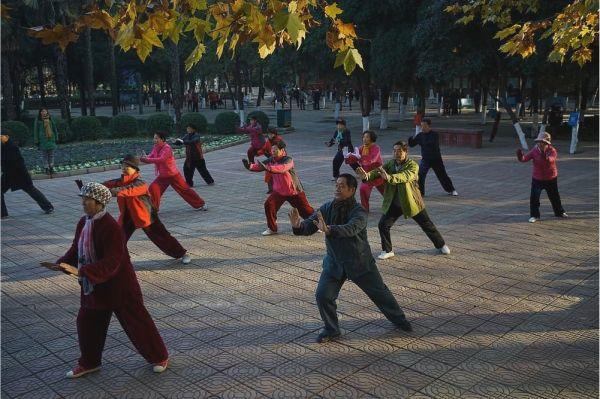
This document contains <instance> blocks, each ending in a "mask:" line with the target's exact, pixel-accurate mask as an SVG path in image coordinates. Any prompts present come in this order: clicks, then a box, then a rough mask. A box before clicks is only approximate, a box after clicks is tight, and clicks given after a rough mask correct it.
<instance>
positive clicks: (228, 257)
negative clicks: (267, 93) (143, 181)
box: [1, 113, 598, 398]
mask: <svg viewBox="0 0 600 399" xmlns="http://www.w3.org/2000/svg"><path fill="white" fill-rule="evenodd" d="M308 115H309V116H310V117H307V118H304V119H303V120H301V121H299V122H298V124H297V127H298V130H297V132H295V133H293V134H290V135H288V136H286V141H287V143H288V148H289V149H290V152H291V155H292V156H294V158H295V161H296V165H297V166H296V167H297V171H298V173H299V176H300V178H301V179H302V181H303V183H304V185H305V188H306V191H307V194H308V198H309V201H311V203H312V204H313V205H315V206H316V205H320V204H321V203H323V202H324V201H326V200H329V199H330V198H331V197H332V190H333V184H332V182H331V181H330V175H331V164H330V163H331V158H332V156H333V150H332V149H330V148H329V149H328V148H326V147H325V146H323V145H321V143H322V142H323V141H324V140H325V139H326V138H327V137H328V136H329V134H330V132H329V131H330V127H331V125H330V124H327V123H324V121H326V120H328V119H331V118H330V117H329V116H328V117H326V116H325V115H319V116H318V117H312V115H318V114H317V113H313V114H308ZM350 119H351V120H350V122H351V125H350V127H351V128H352V129H353V131H354V132H355V133H354V135H353V136H354V139H355V141H356V143H357V144H358V135H357V134H356V131H358V123H359V117H358V116H355V115H352V116H351V118H350ZM395 125H396V126H397V127H400V128H401V131H402V132H398V130H392V131H386V132H384V133H382V134H381V135H380V140H379V141H378V144H380V145H381V147H382V148H383V152H384V154H385V156H386V157H389V156H390V155H391V151H390V147H391V144H392V143H393V142H394V141H395V140H397V139H398V138H405V137H406V136H407V135H408V132H409V128H408V127H407V126H408V125H406V124H402V123H400V124H399V123H395ZM514 143H515V139H514V138H512V137H500V138H498V141H497V142H496V143H494V144H492V145H490V144H488V143H487V142H486V143H484V148H483V149H480V150H477V149H469V148H444V149H443V153H444V156H445V162H446V165H447V168H448V172H449V174H450V176H451V177H452V179H453V180H454V183H455V185H456V187H457V190H458V191H459V193H460V194H461V195H460V197H457V198H453V197H448V196H447V195H446V194H445V193H444V192H443V191H442V190H441V187H440V186H439V184H438V183H437V181H436V179H435V176H433V174H431V176H430V177H429V179H428V196H427V197H426V199H425V200H426V204H427V209H428V211H429V214H430V215H431V217H432V220H433V221H434V222H435V223H436V224H437V226H438V228H439V229H440V231H441V232H442V234H443V235H444V237H445V239H446V241H447V243H448V245H449V246H450V247H451V249H452V251H453V252H452V254H451V255H450V256H442V255H438V254H437V253H436V251H435V250H434V249H433V248H432V246H431V243H430V242H429V241H428V240H427V238H426V236H425V235H424V233H422V232H421V231H420V229H419V227H418V226H417V225H416V224H415V223H414V222H412V221H410V220H409V221H400V222H399V223H398V224H397V225H396V226H395V227H394V228H393V229H392V240H393V242H394V245H395V250H396V253H397V256H396V257H395V258H392V259H390V260H387V261H384V262H381V261H378V266H379V268H380V270H381V273H382V275H383V278H384V280H385V281H386V283H387V285H388V286H389V287H390V289H391V290H392V291H393V292H394V293H395V294H396V296H397V298H398V300H399V302H400V304H401V306H402V307H403V308H404V309H405V311H406V312H407V316H408V317H409V319H410V320H411V321H412V322H413V325H414V327H415V331H414V332H413V333H411V334H406V333H402V332H399V331H397V330H394V329H393V328H392V327H393V326H392V325H391V324H390V323H389V322H388V321H387V320H385V318H384V317H383V316H382V315H381V313H379V312H378V310H377V309H376V308H375V306H374V305H373V304H372V303H371V302H370V301H369V299H368V298H367V297H366V296H365V295H364V294H363V293H362V292H360V291H359V290H358V289H357V287H356V286H354V285H353V284H352V283H347V284H346V285H345V286H344V288H343V289H342V292H341V294H340V298H339V308H338V310H339V313H340V321H341V326H342V328H343V330H344V335H343V338H342V339H341V340H340V341H338V342H335V343H329V344H325V345H319V344H316V343H314V339H315V337H316V332H317V331H318V329H319V328H320V326H321V322H320V319H319V314H318V311H317V309H316V306H315V300H314V290H315V287H316V283H317V279H318V276H319V272H320V268H321V260H322V258H323V254H324V242H323V237H322V236H321V235H318V234H317V235H314V236H312V237H308V238H301V237H294V236H292V235H291V228H290V225H289V222H288V221H287V218H286V217H285V214H286V212H287V210H288V209H289V207H288V206H287V205H285V206H284V207H283V208H282V210H281V211H280V231H281V234H279V235H277V236H272V237H262V236H261V235H260V233H261V232H262V231H263V230H264V229H265V219H264V214H263V208H262V203H263V200H264V198H265V191H266V186H265V185H264V183H263V181H262V175H261V174H250V172H247V171H246V170H245V169H243V167H242V165H241V162H240V161H239V159H240V158H241V157H242V155H243V154H244V153H245V150H246V147H245V145H241V146H236V147H231V148H227V149H224V150H220V151H216V152H213V153H210V154H207V164H208V167H209V170H210V171H211V173H212V174H213V176H214V177H215V180H216V181H217V184H216V185H215V186H213V187H207V186H205V185H204V184H200V181H201V179H200V177H199V176H197V177H196V181H197V182H198V184H197V190H198V192H199V193H200V194H201V195H202V196H203V197H204V198H205V199H206V200H207V203H208V206H209V211H208V212H195V211H193V210H192V209H191V208H189V207H188V206H187V204H185V203H184V202H183V201H182V200H180V199H179V197H178V196H177V195H176V194H175V193H174V192H173V191H172V190H169V191H168V192H167V193H166V194H165V197H164V199H163V202H162V204H163V205H162V206H161V219H162V220H163V222H164V223H165V225H166V226H167V227H168V229H169V230H170V231H171V232H172V233H173V234H175V235H176V237H177V238H178V239H180V240H181V242H182V243H183V245H184V246H185V247H186V248H188V249H189V251H190V253H191V254H192V255H193V257H194V260H193V261H192V263H191V264H189V265H185V266H184V265H182V264H180V263H178V262H177V261H174V260H172V259H170V258H168V257H166V256H165V255H164V254H162V253H161V252H160V251H159V250H158V249H157V248H156V247H154V245H153V244H152V243H151V242H150V241H149V240H147V238H146V237H145V235H144V234H143V233H141V232H136V233H135V234H134V236H133V238H132V240H131V241H130V243H129V250H130V253H131V256H132V260H133V263H134V267H135V268H136V271H137V274H138V278H139V280H140V284H141V286H142V290H143V292H144V296H145V301H146V305H147V307H148V309H149V311H150V313H151V314H152V316H153V317H154V318H155V320H156V323H157V326H158V328H159V330H160V332H161V333H162V335H163V338H164V339H165V341H166V344H167V346H168V348H169V351H170V353H171V361H172V365H171V367H170V369H169V370H168V371H167V372H165V373H163V374H161V375H155V374H153V373H152V371H151V368H150V367H149V366H148V365H147V364H146V363H145V361H144V360H143V359H142V358H141V356H139V355H138V354H137V353H136V352H135V350H134V349H133V347H132V345H131V344H130V342H129V341H128V339H127V337H126V336H125V334H124V332H123V331H122V329H121V327H120V325H119V324H118V322H116V321H115V320H113V322H112V324H111V327H110V329H109V336H108V339H107V342H106V348H105V352H104V362H103V368H102V370H101V371H100V372H98V373H95V374H92V375H89V376H87V377H85V378H82V379H80V380H66V379H65V378H64V374H65V372H66V371H67V370H69V369H70V368H71V367H72V366H74V365H75V362H76V359H77V357H78V346H77V339H76V329H75V316H76V312H77V309H78V301H79V298H78V292H79V289H78V287H77V284H76V282H75V281H74V279H73V278H72V277H68V276H66V275H58V274H56V273H54V272H51V271H49V270H46V269H43V268H41V267H39V266H38V262H39V261H42V260H54V259H56V258H58V256H60V255H62V254H63V253H64V251H65V250H66V248H67V246H68V245H69V244H70V241H71V239H72V235H73V233H74V227H75V224H76V222H77V220H78V218H79V217H80V215H81V213H82V212H81V205H80V200H79V198H78V197H77V196H76V190H75V184H74V183H73V182H72V179H70V178H62V179H53V180H45V181H39V182H36V184H37V185H38V187H39V188H41V189H42V191H43V192H45V193H46V195H47V196H48V198H49V199H50V200H51V201H52V202H53V203H54V205H55V207H56V213H55V214H53V215H50V216H46V215H43V214H41V211H40V210H39V209H37V208H36V206H35V204H34V203H32V201H31V200H30V199H29V198H28V197H27V196H26V195H25V194H24V193H22V192H15V193H8V194H7V196H6V200H7V204H8V209H9V213H10V214H11V217H10V218H9V219H6V220H3V221H2V302H1V307H2V308H1V309H2V313H1V316H2V364H1V367H2V384H1V389H2V397H6V398H14V397H22V398H59V397H69V398H85V397H89V398H103V397H107V398H111V397H118V398H154V397H156V398H163V397H167V398H196V397H197V398H204V397H207V398H208V397H215V398H217V397H218V398H262V397H270V398H283V397H298V398H306V397H314V398H333V397H337V398H340V397H360V398H371V397H381V398H404V397H411V398H454V397H463V398H505V397H514V398H540V397H541V398H595V397H597V396H598V386H597V383H598V333H597V328H598V185H597V182H598V156H597V152H598V147H597V145H587V147H586V148H584V149H585V152H583V153H582V154H578V155H576V156H568V155H565V154H566V151H567V148H568V147H567V146H568V144H567V143H566V142H559V143H557V147H558V149H559V154H561V155H562V157H561V160H560V161H559V173H560V177H559V187H560V190H561V195H562V199H563V203H564V205H565V208H566V211H567V212H568V213H569V215H570V218H569V219H566V220H558V219H555V218H554V217H552V216H551V215H552V212H551V208H550V205H549V203H548V200H547V197H545V196H543V199H542V221H541V222H540V223H536V224H529V223H527V218H528V209H529V208H528V198H529V181H530V176H531V165H530V164H529V165H522V164H519V163H517V162H516V160H515V157H514V151H513V147H514V146H515V144H514ZM413 156H414V157H415V158H418V155H417V154H416V153H415V154H413ZM179 164H181V161H179ZM180 166H181V165H180ZM344 168H345V169H346V170H349V168H347V167H344ZM142 172H143V174H144V175H145V176H146V178H147V179H148V180H149V179H151V176H152V175H153V170H152V167H151V166H145V167H143V168H142ZM114 175H115V173H114V172H104V173H97V174H93V175H88V176H85V178H87V179H89V180H91V179H93V180H96V181H102V180H103V179H107V178H109V177H112V176H114ZM84 180H85V179H84ZM371 201H372V205H371V208H372V214H371V215H370V217H369V238H370V242H371V245H372V249H373V252H374V253H375V254H377V253H378V252H379V250H380V247H379V237H378V233H377V221H378V218H379V216H380V206H381V196H380V195H379V194H378V193H377V192H376V191H374V192H373V194H372V200H371ZM109 209H110V211H111V213H113V215H116V214H117V209H116V203H112V204H111V205H110V208H109Z"/></svg>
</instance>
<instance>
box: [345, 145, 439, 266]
mask: <svg viewBox="0 0 600 399" xmlns="http://www.w3.org/2000/svg"><path fill="white" fill-rule="evenodd" d="M418 172H419V166H418V165H417V163H416V162H415V161H413V160H412V159H410V158H408V145H407V144H406V143H405V142H404V141H398V142H396V143H395V144H394V159H392V160H390V161H388V162H386V163H385V165H383V166H381V167H379V168H377V169H375V170H373V171H371V172H368V173H367V172H366V171H365V170H364V169H363V168H358V169H356V173H357V174H358V176H359V177H360V178H361V179H363V180H367V181H371V180H374V179H376V178H378V177H382V178H383V180H384V181H385V190H384V192H383V205H382V210H383V215H382V216H381V219H379V226H378V227H379V236H380V237H381V249H382V251H381V253H380V254H379V256H378V258H379V259H382V260H383V259H388V258H391V257H393V256H394V252H393V251H392V239H391V236H390V229H391V228H392V226H393V225H394V223H396V220H398V218H399V217H400V216H402V215H404V218H405V219H408V218H412V219H413V220H414V221H415V222H417V224H418V225H419V227H421V229H422V230H423V231H424V232H425V234H427V237H429V239H430V240H431V242H433V245H434V246H435V248H436V249H438V250H439V251H440V252H441V253H442V254H444V255H448V254H450V248H448V246H447V245H446V242H445V241H444V238H443V237H442V235H441V234H440V232H439V231H438V230H437V228H436V227H435V225H434V224H433V222H432V221H431V219H429V215H428V214H427V211H426V210H425V203H424V202H423V198H422V197H421V192H420V191H419V189H418V187H417V184H418V183H417V176H418Z"/></svg>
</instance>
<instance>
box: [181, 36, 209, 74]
mask: <svg viewBox="0 0 600 399" xmlns="http://www.w3.org/2000/svg"><path fill="white" fill-rule="evenodd" d="M205 52H206V46H204V44H202V43H198V44H197V45H196V48H194V50H193V51H192V52H191V53H190V55H189V56H188V57H187V58H186V59H185V62H184V64H185V70H186V72H187V71H189V70H190V69H192V68H193V67H194V65H196V64H197V63H198V61H200V59H201V58H202V56H203V55H204V53H205Z"/></svg>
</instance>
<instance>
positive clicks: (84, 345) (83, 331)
mask: <svg viewBox="0 0 600 399" xmlns="http://www.w3.org/2000/svg"><path fill="white" fill-rule="evenodd" d="M113 312H114V313H115V316H117V320H119V323H121V326H122V327H123V330H125V333H126V334H127V336H128V337H129V339H130V340H131V343H133V346H135V348H136V349H137V351H138V352H139V353H140V355H142V356H143V357H144V359H146V361H147V362H148V363H153V364H155V363H160V362H162V361H164V360H166V359H168V357H169V353H168V352H167V348H166V347H165V344H164V342H163V340H162V338H161V336H160V334H159V333H158V330H157V329H156V325H154V321H152V317H150V314H149V313H148V311H147V310H146V307H145V306H144V303H143V302H142V301H141V300H140V301H138V302H133V303H128V304H126V305H124V306H123V307H121V308H119V309H114V310H104V309H89V308H83V307H82V308H79V314H78V315H77V335H78V337H79V349H80V350H81V357H80V358H79V364H80V365H81V366H83V367H85V368H94V367H98V366H100V365H101V364H102V350H103V349H104V342H105V341H106V333H107V331H108V325H109V324H110V319H111V317H112V314H113Z"/></svg>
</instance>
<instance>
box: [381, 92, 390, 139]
mask: <svg viewBox="0 0 600 399" xmlns="http://www.w3.org/2000/svg"><path fill="white" fill-rule="evenodd" d="M379 104H380V108H381V120H380V122H379V128H380V129H387V128H388V113H389V108H390V87H389V86H388V85H384V86H382V87H381V97H380V99H379Z"/></svg>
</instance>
